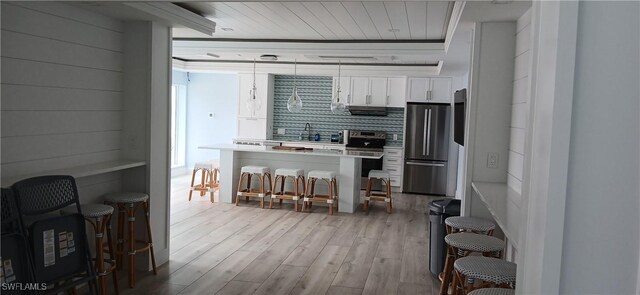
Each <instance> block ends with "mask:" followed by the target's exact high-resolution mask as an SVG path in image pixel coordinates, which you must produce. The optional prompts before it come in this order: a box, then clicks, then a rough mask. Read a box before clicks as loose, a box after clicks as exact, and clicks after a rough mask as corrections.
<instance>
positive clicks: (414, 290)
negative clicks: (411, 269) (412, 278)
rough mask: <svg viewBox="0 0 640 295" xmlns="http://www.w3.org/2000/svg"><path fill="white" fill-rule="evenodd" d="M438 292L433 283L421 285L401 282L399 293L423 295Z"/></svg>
mask: <svg viewBox="0 0 640 295" xmlns="http://www.w3.org/2000/svg"><path fill="white" fill-rule="evenodd" d="M423 294H438V290H437V289H436V288H434V287H433V286H431V285H421V284H412V283H402V282H401V283H399V284H398V295H423Z"/></svg>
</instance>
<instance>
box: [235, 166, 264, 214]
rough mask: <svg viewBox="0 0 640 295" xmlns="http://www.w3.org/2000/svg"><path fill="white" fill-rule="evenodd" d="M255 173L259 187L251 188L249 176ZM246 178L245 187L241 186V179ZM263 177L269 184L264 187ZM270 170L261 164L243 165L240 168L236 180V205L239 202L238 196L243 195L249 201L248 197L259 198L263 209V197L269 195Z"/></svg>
mask: <svg viewBox="0 0 640 295" xmlns="http://www.w3.org/2000/svg"><path fill="white" fill-rule="evenodd" d="M252 175H257V176H258V177H259V178H260V188H258V189H252V188H251V176H252ZM245 178H246V179H247V185H246V188H243V186H242V180H243V179H245ZM265 178H267V179H268V180H269V185H268V186H267V188H265V181H264V180H265ZM271 187H272V182H271V170H270V169H269V167H263V166H244V167H242V169H241V170H240V180H239V181H238V193H237V195H236V206H238V204H239V203H240V198H242V197H245V200H246V201H247V202H249V198H260V207H262V208H263V209H264V198H266V197H267V196H269V197H270V196H271Z"/></svg>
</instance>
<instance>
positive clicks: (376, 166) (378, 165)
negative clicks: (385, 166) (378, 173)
mask: <svg viewBox="0 0 640 295" xmlns="http://www.w3.org/2000/svg"><path fill="white" fill-rule="evenodd" d="M382 159H383V158H380V159H362V171H361V177H362V178H361V181H360V183H361V189H363V190H366V189H367V181H369V171H371V170H382ZM371 190H382V183H381V181H380V180H374V181H373V183H372V185H371Z"/></svg>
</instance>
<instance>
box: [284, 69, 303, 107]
mask: <svg viewBox="0 0 640 295" xmlns="http://www.w3.org/2000/svg"><path fill="white" fill-rule="evenodd" d="M293 63H294V66H293V67H294V68H293V92H292V93H291V97H289V100H287V109H288V110H289V112H292V113H297V112H300V111H301V110H302V100H301V99H300V96H299V95H298V88H297V87H296V78H297V77H298V62H297V61H296V60H294V61H293Z"/></svg>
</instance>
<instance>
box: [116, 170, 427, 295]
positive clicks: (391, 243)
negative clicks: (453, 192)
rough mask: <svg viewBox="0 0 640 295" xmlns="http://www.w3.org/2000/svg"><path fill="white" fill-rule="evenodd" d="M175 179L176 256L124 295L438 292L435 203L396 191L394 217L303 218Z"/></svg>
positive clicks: (381, 211) (379, 207) (380, 212)
mask: <svg viewBox="0 0 640 295" xmlns="http://www.w3.org/2000/svg"><path fill="white" fill-rule="evenodd" d="M189 180H190V176H180V177H176V178H174V179H173V180H172V195H171V258H170V262H169V263H167V264H165V265H163V266H162V267H160V268H159V269H158V275H156V276H153V275H151V274H150V273H149V274H145V273H138V283H137V286H136V288H135V289H128V288H127V287H126V280H124V279H123V280H121V284H120V285H121V289H124V290H123V291H124V292H121V294H154V295H162V294H436V293H437V288H438V282H437V280H435V279H433V278H432V277H431V273H430V272H429V270H428V261H429V257H428V255H429V252H428V249H429V244H428V242H429V240H428V218H429V216H428V210H427V209H426V205H427V203H428V202H429V201H431V200H432V198H431V197H428V196H418V195H406V194H394V211H393V213H392V214H390V215H389V214H387V213H386V212H385V208H384V204H382V203H377V204H375V205H374V206H373V207H372V209H371V212H370V213H369V214H368V215H366V214H364V213H362V212H358V213H356V214H344V213H338V214H335V215H333V216H329V215H328V214H327V208H326V207H321V206H315V205H314V207H313V209H314V210H313V212H312V213H300V212H293V211H292V209H293V205H290V204H285V206H284V207H283V208H274V209H271V210H269V209H260V208H259V206H258V202H252V203H249V204H247V203H244V202H241V205H240V206H238V207H236V206H233V205H230V204H221V203H217V202H216V203H214V204H211V203H210V202H209V198H208V197H207V196H205V197H200V196H199V195H198V194H197V193H194V199H193V201H191V202H188V201H187V194H188V187H189V184H188V181H189Z"/></svg>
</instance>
